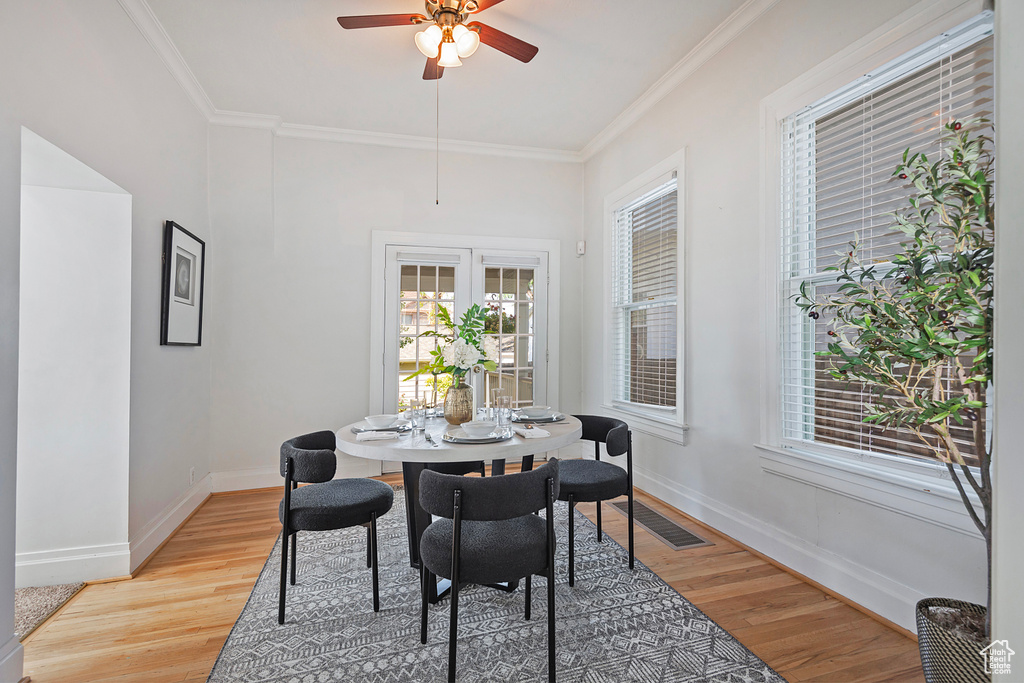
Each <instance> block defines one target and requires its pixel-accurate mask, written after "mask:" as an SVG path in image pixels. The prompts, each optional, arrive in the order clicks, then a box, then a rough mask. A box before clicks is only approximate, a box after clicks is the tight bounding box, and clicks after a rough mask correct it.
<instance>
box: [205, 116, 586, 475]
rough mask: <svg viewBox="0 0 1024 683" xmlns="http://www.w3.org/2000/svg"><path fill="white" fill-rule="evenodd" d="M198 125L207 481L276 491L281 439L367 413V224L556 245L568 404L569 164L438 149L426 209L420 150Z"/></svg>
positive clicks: (576, 181) (572, 388) (350, 465)
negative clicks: (203, 187)
mask: <svg viewBox="0 0 1024 683" xmlns="http://www.w3.org/2000/svg"><path fill="white" fill-rule="evenodd" d="M210 131H211V132H210V160H211V161H210V197H211V207H210V212H211V221H212V227H213V233H214V239H213V245H212V247H211V250H212V251H213V252H215V253H217V254H219V255H220V260H219V261H218V269H217V271H216V272H215V273H214V272H212V271H211V273H212V278H211V280H210V287H209V291H210V292H211V295H212V297H213V301H214V309H215V310H216V313H215V314H214V315H212V316H211V317H210V318H209V322H210V325H211V328H210V329H211V331H212V333H213V334H214V336H215V337H216V339H217V340H218V341H217V344H216V346H215V349H214V354H215V355H214V364H213V368H214V377H213V400H212V448H213V452H214V471H215V472H217V477H218V478H220V481H219V482H218V483H216V484H215V486H216V488H218V489H222V488H235V487H238V486H244V485H249V486H253V485H262V486H271V485H274V486H276V485H278V484H279V483H280V476H279V475H278V474H277V462H278V460H277V458H278V448H279V446H280V444H281V442H282V441H284V440H285V439H287V438H290V437H292V436H295V435H297V434H301V433H304V432H307V431H313V430H317V429H337V428H338V427H341V426H342V425H344V424H347V423H349V422H352V421H354V420H357V419H359V418H360V417H362V416H363V415H366V414H367V410H368V402H369V378H370V371H369V362H370V360H371V356H370V346H369V338H370V332H369V327H368V326H369V320H370V304H369V297H370V244H371V233H372V231H373V230H392V231H408V232H429V233H444V234H455V235H458V234H466V235H488V236H495V235H503V236H509V235H521V236H523V237H533V238H547V239H559V240H561V241H562V254H563V257H562V263H561V269H562V292H563V296H562V302H563V303H562V319H561V320H560V321H559V323H560V330H561V349H562V353H561V371H560V384H561V401H560V405H561V406H563V407H565V408H566V409H570V410H571V409H575V408H576V407H577V406H578V403H579V382H578V376H579V375H578V373H579V360H578V353H577V352H576V349H577V348H578V343H579V316H578V311H577V310H576V306H575V303H576V302H577V301H578V300H579V298H580V292H579V270H578V263H579V261H578V260H577V259H576V257H575V255H574V254H575V247H574V245H575V241H576V239H577V235H578V233H579V222H580V212H579V197H580V191H581V184H580V183H581V175H582V169H581V166H580V165H579V164H561V163H555V162H545V161H533V160H522V159H510V158H504V157H496V156H487V155H473V154H456V153H449V152H444V151H442V153H441V166H440V174H441V175H440V179H441V195H440V197H441V199H440V202H441V203H440V205H436V206H435V204H434V154H433V152H430V151H424V150H412V149H401V148H393V147H379V146H370V145H358V144H347V143H336V142H327V141H317V140H299V139H292V138H287V137H276V136H274V135H273V134H271V133H270V132H269V131H264V130H255V129H243V128H230V127H221V126H212V127H211V129H210ZM214 309H212V310H214ZM345 464H346V468H345V469H344V471H346V472H349V473H351V474H357V473H360V472H361V469H362V468H365V466H366V464H365V463H363V462H360V461H354V462H347V463H345Z"/></svg>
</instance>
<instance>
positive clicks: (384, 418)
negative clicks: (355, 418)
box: [352, 414, 413, 441]
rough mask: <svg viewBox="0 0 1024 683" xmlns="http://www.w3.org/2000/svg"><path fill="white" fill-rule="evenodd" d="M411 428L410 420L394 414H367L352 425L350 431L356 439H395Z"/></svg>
mask: <svg viewBox="0 0 1024 683" xmlns="http://www.w3.org/2000/svg"><path fill="white" fill-rule="evenodd" d="M412 430H413V423H412V420H407V419H405V418H403V417H402V416H401V415H394V414H383V415H367V416H366V417H364V418H363V419H362V420H361V421H359V422H356V423H355V424H354V425H352V433H353V434H355V435H356V441H386V440H388V439H397V438H398V437H400V436H403V435H405V434H408V433H409V432H411V431H412Z"/></svg>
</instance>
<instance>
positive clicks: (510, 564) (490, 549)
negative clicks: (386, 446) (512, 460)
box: [420, 460, 558, 683]
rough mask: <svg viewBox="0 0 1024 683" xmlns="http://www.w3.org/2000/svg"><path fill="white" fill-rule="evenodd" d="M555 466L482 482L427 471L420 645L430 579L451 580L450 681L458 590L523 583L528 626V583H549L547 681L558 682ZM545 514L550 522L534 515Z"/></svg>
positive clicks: (422, 499) (422, 490)
mask: <svg viewBox="0 0 1024 683" xmlns="http://www.w3.org/2000/svg"><path fill="white" fill-rule="evenodd" d="M557 497H558V460H550V461H548V463H547V464H546V465H544V466H543V467H540V468H538V469H536V470H533V471H530V472H523V473H521V474H508V475H502V476H497V477H488V478H486V479H477V478H476V477H459V476H453V475H449V474H441V473H439V472H433V471H431V470H424V471H423V473H422V474H421V475H420V504H421V505H422V506H423V509H424V510H426V511H427V512H429V513H430V514H432V515H436V516H437V517H438V518H439V519H436V520H435V521H434V522H433V523H431V524H430V526H428V527H427V528H426V530H424V532H423V537H422V538H421V539H420V560H421V563H420V579H421V586H420V591H421V607H420V609H421V614H420V642H422V643H424V644H426V642H427V587H428V586H429V585H430V582H431V581H434V580H435V578H434V577H435V576H441V577H444V578H447V579H451V583H452V586H451V601H452V602H451V614H450V619H449V628H448V681H449V683H452V682H454V681H455V654H456V644H457V642H458V623H459V589H460V587H461V586H462V584H465V583H475V584H482V585H492V584H499V583H506V582H513V581H518V580H519V579H522V578H524V577H525V579H526V595H525V598H526V600H525V602H526V606H525V617H526V619H529V618H530V598H531V595H530V589H531V585H530V584H531V581H530V580H531V577H532V576H533V575H534V574H537V575H545V576H547V583H548V680H549V681H554V680H555V528H554V501H555V500H556V499H557ZM541 508H545V509H546V510H547V517H546V518H544V517H541V516H539V515H535V514H534V513H535V512H537V511H538V510H540V509H541Z"/></svg>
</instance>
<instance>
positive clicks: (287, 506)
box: [277, 431, 395, 624]
mask: <svg viewBox="0 0 1024 683" xmlns="http://www.w3.org/2000/svg"><path fill="white" fill-rule="evenodd" d="M335 445H336V442H335V436H334V432H330V431H323V432H313V433H312V434H303V435H302V436H297V437H295V438H294V439H289V440H288V441H285V442H284V443H283V444H281V476H283V477H284V499H283V500H282V501H281V505H280V508H279V516H280V519H281V528H282V531H281V534H282V535H281V594H280V601H279V605H278V613H277V623H279V624H283V623H284V603H285V590H286V584H287V583H288V581H287V574H288V542H289V538H290V539H291V560H292V567H291V569H292V571H291V583H292V585H293V586H294V585H295V556H296V554H297V552H298V548H297V547H296V545H297V541H298V532H299V531H330V530H333V529H346V528H348V527H352V526H360V525H362V526H366V528H367V530H366V544H367V546H366V566H367V567H369V568H370V569H371V570H372V572H373V611H374V612H378V611H380V592H379V588H378V578H377V518H378V517H380V516H381V515H383V514H385V513H386V512H387V511H388V510H390V509H391V505H392V504H393V503H394V501H395V493H394V491H393V490H392V488H391V487H390V486H388V485H387V484H385V483H384V482H382V481H377V480H375V479H334V474H335V472H336V471H337V468H338V459H337V456H336V455H335V454H334V449H335ZM299 483H305V484H307V485H306V486H302V487H299Z"/></svg>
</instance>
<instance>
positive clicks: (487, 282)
mask: <svg viewBox="0 0 1024 683" xmlns="http://www.w3.org/2000/svg"><path fill="white" fill-rule="evenodd" d="M384 258H385V263H384V335H383V337H384V339H383V341H384V351H383V373H382V382H383V386H382V387H381V389H382V391H381V394H380V395H381V397H382V402H381V403H382V405H381V406H380V408H381V410H383V411H384V412H395V411H399V410H404V409H405V408H406V407H407V406H408V405H409V401H411V400H413V399H420V400H425V401H426V402H427V403H428V405H439V404H440V403H441V401H442V400H443V398H444V394H445V392H446V391H447V388H448V386H449V385H450V383H451V377H450V376H449V375H438V376H433V375H431V374H429V373H424V374H422V375H417V376H415V377H412V375H413V374H414V373H415V372H416V371H417V370H419V369H420V368H422V367H424V366H426V365H428V364H429V363H430V360H431V355H430V353H431V351H433V350H434V349H435V348H436V344H437V340H436V339H435V338H434V337H431V336H421V335H422V334H423V333H424V332H428V331H433V332H437V333H439V334H451V332H452V331H451V330H450V329H448V328H447V327H446V326H445V324H444V323H443V322H442V316H441V315H439V310H440V309H441V308H444V309H445V310H446V311H447V312H448V314H449V316H450V317H451V319H452V320H453V321H454V322H455V323H456V324H458V322H459V318H460V317H461V316H462V314H463V313H464V312H465V310H466V309H467V308H468V307H469V306H470V305H472V304H473V303H477V304H480V305H481V306H482V307H483V308H484V311H485V322H484V325H485V330H486V331H487V332H488V333H491V334H493V335H494V338H495V340H496V341H497V349H498V359H497V361H498V367H497V369H495V370H494V371H485V372H480V373H470V374H469V375H467V380H468V381H469V382H471V383H472V384H473V387H474V398H475V402H476V405H477V406H478V407H484V406H486V405H488V404H489V402H490V396H491V390H492V389H498V388H500V389H502V390H504V391H506V392H507V393H509V394H510V395H511V396H512V401H513V404H514V405H517V406H521V405H530V404H533V403H545V402H547V399H548V288H549V279H548V253H547V252H544V251H530V250H524V251H517V250H510V249H467V248H444V247H434V246H430V247H419V246H402V245H387V246H386V247H385V253H384ZM386 469H387V467H385V470H386Z"/></svg>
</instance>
